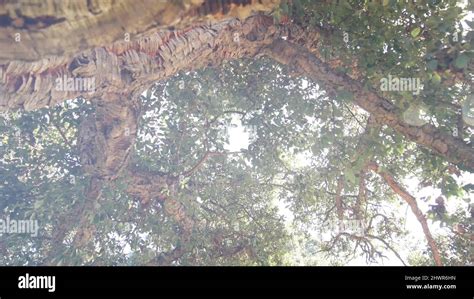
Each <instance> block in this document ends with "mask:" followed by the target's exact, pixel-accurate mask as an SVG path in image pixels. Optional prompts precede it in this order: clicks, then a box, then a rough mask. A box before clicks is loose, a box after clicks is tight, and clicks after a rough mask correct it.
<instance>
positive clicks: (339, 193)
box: [336, 177, 344, 221]
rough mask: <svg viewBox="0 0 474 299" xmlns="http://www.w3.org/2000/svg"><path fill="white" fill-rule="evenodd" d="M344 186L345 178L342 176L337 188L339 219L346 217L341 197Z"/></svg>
mask: <svg viewBox="0 0 474 299" xmlns="http://www.w3.org/2000/svg"><path fill="white" fill-rule="evenodd" d="M343 188H344V179H343V178H342V177H340V178H339V179H338V180H337V190H336V212H337V219H339V221H342V219H343V218H344V208H343V206H342V198H341V192H342V189H343Z"/></svg>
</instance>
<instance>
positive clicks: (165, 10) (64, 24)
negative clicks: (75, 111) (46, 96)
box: [0, 0, 280, 64]
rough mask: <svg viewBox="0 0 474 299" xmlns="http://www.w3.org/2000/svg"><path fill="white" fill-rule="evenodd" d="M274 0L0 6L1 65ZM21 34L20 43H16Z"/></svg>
mask: <svg viewBox="0 0 474 299" xmlns="http://www.w3.org/2000/svg"><path fill="white" fill-rule="evenodd" d="M279 2H280V1H279V0H264V1H257V0H248V1H236V0H234V1H232V0H220V1H216V0H205V1H204V0H203V1H199V0H183V1H155V0H121V1H111V0H48V1H27V0H20V1H7V2H6V3H3V4H2V5H1V6H0V48H1V49H2V52H1V53H0V64H2V63H6V62H8V61H12V60H18V61H23V62H25V61H39V60H42V59H44V58H46V57H55V56H64V57H71V56H73V55H74V54H77V53H78V52H80V51H83V50H87V49H91V48H95V47H101V46H105V45H107V44H110V43H113V42H116V41H119V40H124V39H126V38H127V36H128V37H129V38H130V40H133V39H135V38H137V37H138V36H140V34H143V33H146V32H147V31H149V30H150V29H164V28H167V27H170V26H173V27H176V28H185V27H188V26H190V25H192V24H195V23H196V22H200V21H203V20H218V19H221V18H223V17H241V18H245V17H247V16H248V15H249V14H250V13H251V12H252V11H269V10H271V9H273V8H274V7H276V6H277V5H278V4H279ZM16 34H20V38H21V40H20V41H16V40H15V38H16V37H17V36H16Z"/></svg>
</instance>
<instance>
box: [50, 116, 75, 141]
mask: <svg viewBox="0 0 474 299" xmlns="http://www.w3.org/2000/svg"><path fill="white" fill-rule="evenodd" d="M49 121H50V122H51V123H52V124H53V126H54V127H55V128H56V130H58V132H59V135H61V137H62V138H63V140H64V142H65V143H66V145H67V146H68V147H69V149H72V144H71V142H69V140H68V139H67V138H66V135H65V134H64V133H63V131H62V130H61V128H60V127H59V126H58V124H56V123H55V122H54V121H53V113H52V112H51V110H49Z"/></svg>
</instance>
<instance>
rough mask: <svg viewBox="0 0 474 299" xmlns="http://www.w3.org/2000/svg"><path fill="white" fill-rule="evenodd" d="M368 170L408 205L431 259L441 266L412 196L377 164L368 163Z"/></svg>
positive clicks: (437, 251) (428, 231) (424, 220)
mask: <svg viewBox="0 0 474 299" xmlns="http://www.w3.org/2000/svg"><path fill="white" fill-rule="evenodd" d="M369 169H370V170H372V171H373V172H375V173H377V174H378V175H380V176H381V177H382V178H383V179H384V180H385V182H387V184H388V185H389V186H390V188H392V190H393V191H394V192H395V193H396V194H398V195H399V196H400V197H401V198H402V199H403V200H405V201H406V202H407V203H408V205H409V206H410V208H411V210H412V211H413V214H414V215H415V216H416V218H417V219H418V222H420V224H421V227H422V228H423V233H424V234H425V237H426V240H427V241H428V245H429V246H430V248H431V252H432V254H433V259H434V260H435V263H436V265H437V266H442V265H443V262H442V260H441V255H440V253H439V249H438V246H437V245H436V242H435V240H434V239H433V236H432V235H431V231H430V229H429V227H428V223H427V221H426V218H425V216H424V215H423V212H422V211H421V210H420V208H419V207H418V204H417V203H416V199H415V198H414V197H413V196H411V195H410V194H409V193H408V191H406V190H405V188H403V187H402V186H401V185H400V184H398V183H397V182H396V181H395V179H394V178H393V176H392V175H390V174H389V173H387V172H385V171H381V170H380V167H379V166H378V165H377V163H375V162H370V163H369Z"/></svg>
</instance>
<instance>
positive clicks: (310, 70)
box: [265, 39, 474, 171]
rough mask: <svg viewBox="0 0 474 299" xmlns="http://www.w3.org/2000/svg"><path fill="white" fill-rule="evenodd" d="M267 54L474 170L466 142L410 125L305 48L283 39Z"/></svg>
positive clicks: (381, 100) (396, 110)
mask: <svg viewBox="0 0 474 299" xmlns="http://www.w3.org/2000/svg"><path fill="white" fill-rule="evenodd" d="M265 52H266V54H267V55H268V56H269V57H271V58H273V59H275V60H276V61H278V62H280V63H282V64H284V65H290V66H293V67H294V68H295V69H297V70H298V71H299V72H300V73H302V74H304V75H307V76H308V77H310V78H312V79H314V80H315V81H317V82H320V83H321V86H324V87H325V89H326V91H327V92H329V94H338V93H339V92H340V91H339V90H340V89H341V88H342V89H344V90H345V91H347V92H350V93H351V94H352V95H353V101H354V102H355V103H356V104H357V105H358V106H360V107H361V108H362V109H364V110H366V111H367V112H369V113H370V114H371V115H372V116H373V117H374V118H375V119H376V121H377V123H379V124H381V125H387V126H389V127H391V128H392V129H393V130H395V131H396V132H398V133H400V134H402V135H403V136H405V137H406V138H408V139H409V140H411V141H413V142H416V143H417V144H419V145H421V146H424V147H426V148H428V149H430V150H431V152H433V153H435V154H437V155H440V156H442V157H444V158H445V159H446V160H447V161H449V162H451V163H454V164H457V165H459V166H463V168H465V169H467V170H471V171H474V149H473V148H472V147H471V146H469V145H468V144H466V143H464V142H463V141H462V140H459V139H457V138H454V137H453V136H451V135H450V134H446V133H444V132H442V131H440V130H439V129H438V128H436V127H435V126H433V125H430V124H425V125H424V126H422V127H417V126H412V125H409V124H408V123H406V122H405V121H404V120H403V119H402V117H401V116H400V115H401V110H400V108H398V107H397V106H395V105H394V104H392V102H391V101H389V100H388V99H386V98H384V97H382V96H380V95H378V94H377V93H376V92H375V91H374V90H371V89H367V88H366V87H364V84H363V83H361V82H360V81H359V80H354V79H353V78H351V77H350V76H349V75H347V74H341V73H338V72H337V71H336V70H334V69H333V68H331V66H330V65H328V64H327V63H324V62H323V61H322V60H321V59H320V58H318V57H317V56H315V55H313V54H312V53H311V52H309V51H308V50H306V49H305V48H303V47H301V46H298V45H296V44H292V43H290V42H288V41H285V40H282V39H276V40H275V41H274V42H273V43H272V44H271V45H270V46H269V47H267V48H266V49H265Z"/></svg>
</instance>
